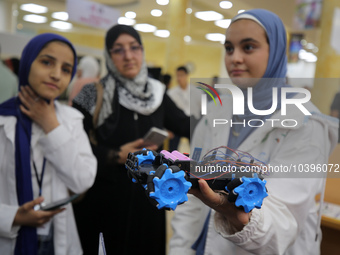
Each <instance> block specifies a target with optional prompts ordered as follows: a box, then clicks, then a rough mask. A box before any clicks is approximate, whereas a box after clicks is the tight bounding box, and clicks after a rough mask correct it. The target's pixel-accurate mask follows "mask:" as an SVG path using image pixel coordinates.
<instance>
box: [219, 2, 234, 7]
mask: <svg viewBox="0 0 340 255" xmlns="http://www.w3.org/2000/svg"><path fill="white" fill-rule="evenodd" d="M220 7H221V8H222V9H230V8H231V7H233V3H232V2H230V1H222V2H220Z"/></svg>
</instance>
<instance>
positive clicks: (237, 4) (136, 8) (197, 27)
mask: <svg viewBox="0 0 340 255" xmlns="http://www.w3.org/2000/svg"><path fill="white" fill-rule="evenodd" d="M6 1H9V2H11V3H14V4H17V7H18V16H17V21H16V22H17V24H18V25H19V26H18V27H19V28H20V29H21V30H22V31H24V32H25V31H26V33H27V32H29V31H31V32H32V33H34V31H36V30H37V29H39V28H44V29H46V28H49V29H52V28H50V27H49V25H48V24H49V22H47V23H45V24H33V23H30V22H26V21H24V20H23V16H24V15H25V14H27V12H25V11H22V10H20V8H19V6H20V5H21V4H23V3H35V4H39V5H43V6H46V7H48V13H45V14H44V15H46V17H47V18H48V21H51V20H52V18H51V13H52V12H59V11H66V0H31V1H27V0H6ZM170 1H171V0H170ZM229 1H231V2H232V3H233V6H232V8H231V9H222V8H221V7H220V6H219V3H220V2H221V0H189V1H188V3H189V4H188V5H189V6H188V7H190V8H191V9H192V13H191V14H187V15H189V22H188V24H189V31H190V32H189V36H190V37H191V38H192V42H200V43H212V42H210V41H208V40H207V39H206V38H205V34H207V33H222V34H224V32H225V29H223V28H220V27H218V26H216V25H215V24H214V22H213V21H202V20H200V19H198V18H196V17H195V15H194V13H195V12H197V11H208V10H212V11H216V12H218V13H220V14H222V15H223V16H224V19H230V18H232V17H233V16H235V15H236V14H237V12H238V11H239V10H249V9H253V8H265V9H268V10H270V11H273V12H274V13H276V14H278V15H279V16H280V17H281V19H282V20H283V22H284V24H285V26H286V28H287V30H288V31H290V32H302V33H303V34H304V35H305V39H306V40H307V41H308V42H312V43H314V44H315V45H318V44H319V41H318V38H320V29H318V28H317V29H309V30H304V31H299V30H295V29H294V28H293V19H294V15H295V12H296V0H284V1H282V0H229ZM95 2H97V3H101V4H105V5H107V6H110V7H112V8H115V9H118V10H119V11H120V13H121V16H124V15H125V13H126V12H128V11H133V12H135V13H136V18H135V20H136V23H149V24H151V25H154V26H156V27H157V29H167V18H168V10H169V5H159V4H157V3H156V0H95ZM152 9H159V10H161V11H162V12H163V14H162V16H160V17H153V16H152V15H151V14H150V11H151V10H152ZM71 32H85V33H91V34H104V33H105V31H104V30H101V29H94V28H91V27H88V26H84V25H80V24H75V23H73V28H72V30H71ZM142 36H143V37H144V36H153V37H155V36H154V35H153V34H152V33H142ZM170 36H171V35H170ZM155 39H156V37H155ZM157 40H166V38H157ZM215 43H216V42H215Z"/></svg>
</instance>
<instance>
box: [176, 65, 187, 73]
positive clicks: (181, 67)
mask: <svg viewBox="0 0 340 255" xmlns="http://www.w3.org/2000/svg"><path fill="white" fill-rule="evenodd" d="M177 71H183V72H185V73H186V74H188V73H189V71H188V68H186V67H185V66H180V67H177Z"/></svg>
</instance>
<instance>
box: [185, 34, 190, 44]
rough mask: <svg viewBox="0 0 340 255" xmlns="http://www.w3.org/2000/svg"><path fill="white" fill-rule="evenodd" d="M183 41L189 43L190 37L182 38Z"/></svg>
mask: <svg viewBox="0 0 340 255" xmlns="http://www.w3.org/2000/svg"><path fill="white" fill-rule="evenodd" d="M184 41H185V42H187V43H188V42H191V37H190V36H189V35H186V36H184Z"/></svg>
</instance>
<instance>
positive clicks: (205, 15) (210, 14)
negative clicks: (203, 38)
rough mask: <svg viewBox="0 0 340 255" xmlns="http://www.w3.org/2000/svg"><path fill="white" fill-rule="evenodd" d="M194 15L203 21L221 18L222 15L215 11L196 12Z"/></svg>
mask: <svg viewBox="0 0 340 255" xmlns="http://www.w3.org/2000/svg"><path fill="white" fill-rule="evenodd" d="M195 17H196V18H198V19H201V20H204V21H213V20H219V19H223V15H222V14H220V13H218V12H215V11H203V12H196V13H195Z"/></svg>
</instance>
